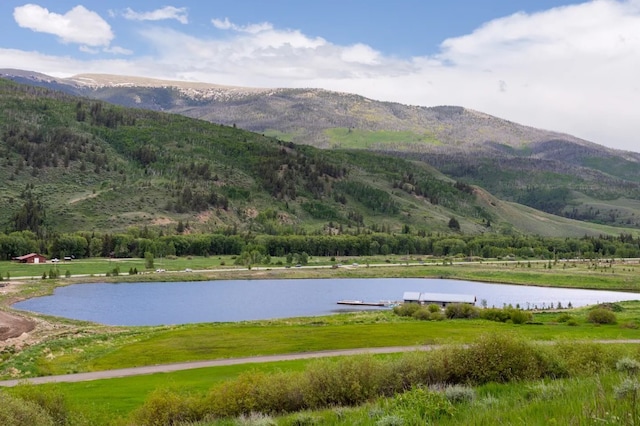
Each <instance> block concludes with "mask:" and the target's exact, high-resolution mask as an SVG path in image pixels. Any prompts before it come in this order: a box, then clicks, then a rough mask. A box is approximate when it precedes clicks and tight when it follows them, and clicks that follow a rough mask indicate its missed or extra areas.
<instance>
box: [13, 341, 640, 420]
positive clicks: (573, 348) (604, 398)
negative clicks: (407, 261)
mask: <svg viewBox="0 0 640 426" xmlns="http://www.w3.org/2000/svg"><path fill="white" fill-rule="evenodd" d="M515 336H516V334H515V333H499V334H497V335H496V334H492V335H483V336H481V337H480V338H479V339H475V340H474V341H473V342H471V344H470V345H469V347H468V348H466V347H461V346H448V347H444V348H440V349H437V350H435V351H433V352H427V353H425V352H423V353H417V352H416V353H409V354H402V355H400V354H397V355H385V356H377V357H371V356H358V357H355V358H352V359H346V358H342V359H333V360H309V361H295V362H289V361H287V362H279V363H273V364H260V365H259V364H256V365H247V366H244V367H243V366H233V367H217V368H208V369H200V370H193V371H183V372H175V373H170V374H155V375H150V376H145V377H130V378H123V379H112V380H100V381H95V382H90V383H69V384H57V385H41V386H39V387H37V388H38V389H35V390H33V389H32V390H31V391H29V386H27V387H26V388H24V387H23V388H20V387H19V388H14V389H11V390H9V392H10V393H11V394H14V395H21V394H25V392H26V393H28V394H29V393H30V394H33V393H34V392H40V393H41V394H44V395H47V394H49V395H50V394H56V395H59V396H61V397H62V398H63V399H64V401H65V404H66V408H65V410H66V411H67V412H69V413H70V414H73V418H75V419H82V421H83V422H79V421H77V422H76V423H73V424H79V425H80V424H92V425H94V424H95V425H125V424H126V425H131V424H136V425H151V424H154V425H155V424H176V425H177V424H189V425H196V424H197V425H254V424H272V425H276V424H277V425H299V424H310V425H353V424H362V425H369V424H381V425H394V424H404V425H422V424H439V425H440V424H442V425H449V424H452V425H453V424H475V425H493V424H506V425H512V424H513V425H516V424H527V425H529V424H533V425H543V424H545V425H546V424H611V425H614V424H615V425H624V424H635V423H634V417H633V416H632V417H629V416H630V414H633V415H636V416H637V415H640V412H639V410H638V408H639V407H637V406H633V405H631V403H632V402H633V400H632V398H633V395H636V396H640V395H638V390H637V388H634V387H633V386H632V387H631V388H629V386H627V389H636V391H635V392H636V394H629V393H627V394H626V396H624V397H623V398H619V396H620V394H619V392H618V388H619V387H620V385H621V384H622V383H624V381H625V380H628V379H631V382H629V383H632V384H633V383H637V379H638V368H637V367H639V366H640V362H638V361H637V360H638V359H640V351H639V350H638V347H637V345H629V344H621V345H602V344H600V345H598V344H593V343H579V344H576V343H572V342H559V343H558V345H554V346H547V345H542V346H541V345H535V344H530V343H527V342H526V340H525V339H521V338H520V337H515ZM625 358H626V359H633V360H636V361H633V362H634V363H635V369H634V370H633V371H632V370H629V371H627V372H626V373H624V372H622V371H618V372H615V373H614V370H615V369H616V368H617V362H618V361H619V360H621V359H625ZM449 360H452V361H453V362H448V361H449ZM629 372H631V375H629ZM308 380H310V381H308ZM285 383H287V384H285ZM402 383H405V384H404V385H402ZM380 385H381V386H380ZM453 385H455V386H458V388H455V389H449V387H450V386H453ZM281 386H284V387H286V389H280V387H281ZM398 386H399V387H398ZM472 386H473V387H472ZM634 386H635V385H634ZM298 387H300V388H301V389H300V392H302V393H301V394H299V396H297V395H298V394H296V392H295V391H294V389H296V388H298ZM32 388H35V387H32ZM391 388H393V389H394V390H393V391H391ZM374 389H376V390H375V391H374ZM449 390H452V391H453V392H449ZM279 392H280V393H281V396H280V397H277V396H275V394H277V393H279ZM281 397H282V398H283V399H280V398H281ZM291 397H293V398H294V400H298V398H299V397H303V398H304V400H305V403H304V404H302V405H304V406H311V407H316V409H315V410H312V411H301V412H295V413H289V414H282V413H281V410H284V411H286V408H284V407H285V406H286V404H287V402H286V401H287V398H291ZM336 398H337V399H336ZM45 399H46V398H45ZM234 401H235V402H234ZM276 401H280V402H278V405H275V406H274V405H267V406H262V405H260V404H262V403H266V404H273V403H274V402H276ZM337 401H343V402H342V403H339V402H337ZM54 402H55V401H54ZM49 404H50V405H52V404H51V403H49ZM280 404H283V405H280ZM60 405H61V403H59V402H58V403H57V404H56V405H55V406H56V407H59V406H60ZM248 407H253V408H248ZM261 407H262V408H261ZM268 407H271V408H268ZM192 409H195V410H196V411H200V410H203V411H200V414H196V412H192V411H191V410H192ZM183 410H185V411H183ZM273 410H275V411H273ZM206 411H210V412H212V413H234V414H230V415H224V414H219V415H217V416H219V417H218V420H210V421H202V419H203V417H206V415H205V414H204V412H206ZM188 412H189V413H191V414H187V413H188ZM258 413H262V414H258ZM183 414H184V415H183ZM190 416H191V417H190ZM178 418H182V419H188V418H191V420H189V422H188V423H179V422H177V420H169V419H178ZM154 419H155V420H154ZM159 419H164V421H162V422H160V423H158V421H160V420H159ZM195 419H201V421H200V422H195V423H194V420H195ZM639 419H640V418H639ZM63 424H71V423H63Z"/></svg>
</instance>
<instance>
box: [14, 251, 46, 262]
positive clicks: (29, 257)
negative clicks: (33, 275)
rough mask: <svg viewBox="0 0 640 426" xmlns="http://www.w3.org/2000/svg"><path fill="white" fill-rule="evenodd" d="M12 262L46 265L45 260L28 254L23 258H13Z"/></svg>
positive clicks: (36, 255) (37, 255)
mask: <svg viewBox="0 0 640 426" xmlns="http://www.w3.org/2000/svg"><path fill="white" fill-rule="evenodd" d="M13 260H15V261H16V262H20V263H47V258H46V257H44V256H43V255H41V254H38V253H29V254H25V255H24V256H18V257H14V258H13Z"/></svg>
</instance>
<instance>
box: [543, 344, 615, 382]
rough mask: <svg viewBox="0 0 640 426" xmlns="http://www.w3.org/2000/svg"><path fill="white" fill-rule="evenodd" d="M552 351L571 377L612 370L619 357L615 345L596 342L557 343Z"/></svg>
mask: <svg viewBox="0 0 640 426" xmlns="http://www.w3.org/2000/svg"><path fill="white" fill-rule="evenodd" d="M554 352H555V353H556V357H557V359H558V360H560V361H559V362H561V363H562V365H563V368H564V369H565V370H566V371H567V374H569V375H570V376H572V377H573V376H583V375H592V374H596V373H598V372H601V371H607V370H612V369H613V368H614V367H615V364H616V361H617V360H618V359H619V358H620V356H618V353H617V352H616V348H615V347H613V346H610V345H599V344H597V343H585V342H564V343H558V344H557V345H556V349H555V351H554Z"/></svg>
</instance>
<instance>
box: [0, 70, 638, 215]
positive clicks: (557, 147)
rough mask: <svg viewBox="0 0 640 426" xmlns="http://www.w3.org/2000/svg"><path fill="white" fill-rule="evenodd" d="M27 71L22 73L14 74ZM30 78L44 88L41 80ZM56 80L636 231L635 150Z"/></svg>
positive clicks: (544, 134) (466, 114) (390, 116)
mask: <svg viewBox="0 0 640 426" xmlns="http://www.w3.org/2000/svg"><path fill="white" fill-rule="evenodd" d="M0 73H2V71H0ZM4 73H5V74H11V73H9V72H7V70H5V71H4ZM14 74H15V72H14ZM27 76H28V73H26V72H23V73H22V75H21V76H20V79H22V80H24V79H25V78H28V77H27ZM12 78H18V77H12ZM32 80H33V82H34V83H37V84H42V85H45V86H46V85H47V84H48V83H47V80H46V78H43V77H42V76H35V77H33V79H32ZM52 81H53V83H55V85H56V86H55V87H62V88H63V89H64V88H65V87H66V88H67V89H66V90H67V91H68V92H69V93H82V94H83V95H84V96H88V97H92V98H96V99H103V100H107V101H109V102H113V103H117V104H120V105H126V106H137V107H141V108H146V109H152V110H161V111H167V112H173V113H179V114H182V115H186V116H190V117H195V118H199V119H203V120H207V121H211V122H215V123H222V124H226V125H230V126H231V125H235V126H237V127H239V128H243V129H247V130H251V131H255V132H258V133H262V134H265V135H267V136H276V137H278V138H279V139H281V140H287V141H293V142H295V143H301V144H308V145H314V146H317V147H321V148H333V149H338V148H341V149H366V150H372V151H379V152H384V153H386V154H391V155H394V156H400V157H404V158H407V159H419V160H420V161H423V162H425V163H428V164H430V165H431V166H433V167H436V168H437V169H439V170H440V171H442V172H443V173H445V174H446V175H447V176H449V177H450V178H452V179H454V180H460V181H464V182H466V183H469V184H474V185H479V186H481V187H484V188H486V189H487V190H489V191H490V192H491V193H493V194H495V195H497V196H498V197H500V198H502V199H505V200H509V201H514V202H519V203H523V204H526V205H528V206H531V207H534V208H537V209H541V210H544V211H546V212H548V213H552V214H556V215H560V216H565V217H569V218H575V219H579V220H584V221H589V222H594V223H601V224H611V225H615V226H622V227H636V228H640V209H638V208H637V207H636V205H635V203H634V202H633V201H634V200H639V201H640V154H638V153H632V152H623V151H618V150H613V149H609V148H606V147H603V146H600V145H597V144H594V143H590V142H588V141H584V140H581V139H578V138H575V137H572V136H570V135H565V134H561V133H557V132H550V131H546V130H541V129H535V128H531V127H527V126H522V125H519V124H516V123H512V122H509V121H507V120H502V119H499V118H496V117H492V116H489V115H487V114H483V113H480V112H477V111H472V110H468V109H465V108H461V107H452V106H442V107H431V108H427V107H416V106H407V105H401V104H397V103H390V102H378V101H374V100H371V99H367V98H364V97H361V96H358V95H353V94H346V93H336V92H330V91H325V90H320V89H258V88H239V87H225V86H218V85H211V84H203V83H185V82H171V81H160V80H153V79H144V78H136V77H125V76H112V75H96V74H92V75H78V76H75V77H73V78H70V79H53V80H52ZM53 83H50V84H53ZM626 200H631V201H632V202H631V203H628V202H626Z"/></svg>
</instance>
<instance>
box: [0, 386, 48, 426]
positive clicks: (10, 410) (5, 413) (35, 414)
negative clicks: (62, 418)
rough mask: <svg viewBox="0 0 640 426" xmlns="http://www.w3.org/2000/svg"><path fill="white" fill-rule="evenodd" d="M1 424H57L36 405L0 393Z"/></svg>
mask: <svg viewBox="0 0 640 426" xmlns="http://www.w3.org/2000/svg"><path fill="white" fill-rule="evenodd" d="M0 424H2V425H3V426H24V425H30V426H49V425H51V426H53V425H55V422H54V421H53V419H52V418H51V417H49V416H48V415H47V413H46V411H45V410H44V409H43V408H42V407H39V406H38V405H37V404H36V403H34V402H31V401H25V400H22V399H20V398H16V397H13V396H9V395H7V394H6V393H5V392H0Z"/></svg>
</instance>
